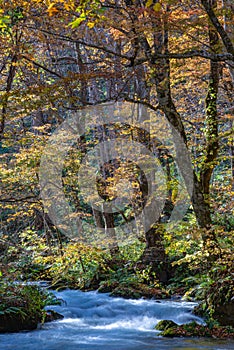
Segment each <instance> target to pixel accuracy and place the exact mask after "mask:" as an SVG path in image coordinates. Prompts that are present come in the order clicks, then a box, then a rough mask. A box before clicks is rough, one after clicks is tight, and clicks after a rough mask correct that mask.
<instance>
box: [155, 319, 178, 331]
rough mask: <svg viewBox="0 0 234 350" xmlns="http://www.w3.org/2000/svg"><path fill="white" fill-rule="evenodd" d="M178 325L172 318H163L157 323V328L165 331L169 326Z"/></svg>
mask: <svg viewBox="0 0 234 350" xmlns="http://www.w3.org/2000/svg"><path fill="white" fill-rule="evenodd" d="M177 326H178V325H177V324H176V323H175V322H174V321H171V320H162V321H159V323H158V324H157V325H156V327H155V329H157V330H158V331H165V330H166V329H168V328H171V327H177Z"/></svg>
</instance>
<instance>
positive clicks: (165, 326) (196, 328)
mask: <svg viewBox="0 0 234 350" xmlns="http://www.w3.org/2000/svg"><path fill="white" fill-rule="evenodd" d="M155 328H156V329H158V330H162V332H161V333H160V336H163V337H167V338H174V337H207V338H219V339H233V338H234V329H233V328H232V327H220V326H214V327H208V326H201V325H199V324H197V323H196V322H191V323H188V324H183V325H181V326H178V325H177V324H176V323H174V322H173V321H168V320H165V321H161V322H159V323H158V325H157V326H156V327H155Z"/></svg>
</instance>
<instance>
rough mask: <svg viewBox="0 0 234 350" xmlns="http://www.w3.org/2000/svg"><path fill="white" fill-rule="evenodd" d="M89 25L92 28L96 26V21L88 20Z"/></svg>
mask: <svg viewBox="0 0 234 350" xmlns="http://www.w3.org/2000/svg"><path fill="white" fill-rule="evenodd" d="M87 26H88V27H89V28H90V29H92V28H93V27H94V26H95V23H94V22H88V23H87Z"/></svg>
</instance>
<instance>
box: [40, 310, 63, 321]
mask: <svg viewBox="0 0 234 350" xmlns="http://www.w3.org/2000/svg"><path fill="white" fill-rule="evenodd" d="M63 318H64V316H63V315H61V314H59V313H58V312H56V311H54V310H46V317H45V322H52V321H56V320H62V319H63Z"/></svg>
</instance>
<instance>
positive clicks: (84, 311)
mask: <svg viewBox="0 0 234 350" xmlns="http://www.w3.org/2000/svg"><path fill="white" fill-rule="evenodd" d="M54 293H55V295H56V296H57V297H58V298H61V299H62V300H63V301H64V302H63V303H62V305H61V306H51V307H48V309H53V310H55V311H57V312H59V313H61V314H63V315H64V319H63V320H59V321H54V322H51V323H46V324H44V325H43V326H41V327H40V328H39V329H37V330H35V331H31V332H20V333H13V334H9V333H8V334H0V349H1V350H31V349H32V350H77V349H86V350H91V349H92V350H147V349H151V350H164V349H167V350H181V349H183V350H195V349H203V350H219V349H220V350H221V349H223V350H229V349H230V350H231V349H234V342H233V341H226V340H215V339H208V338H186V339H185V338H173V339H167V338H162V337H160V336H159V335H158V334H159V332H158V331H156V330H155V329H154V326H155V325H156V324H157V323H158V322H159V321H160V320H163V319H169V320H173V321H174V322H176V323H178V324H182V323H188V322H191V321H193V320H196V321H197V322H199V323H200V324H202V323H203V320H202V319H200V318H199V317H196V316H194V315H193V314H192V309H193V307H194V306H195V305H196V304H195V303H191V302H181V301H179V302H176V301H169V300H144V299H140V300H133V299H123V298H114V297H110V296H109V295H108V294H101V293H97V292H81V291H77V290H64V291H61V292H54Z"/></svg>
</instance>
